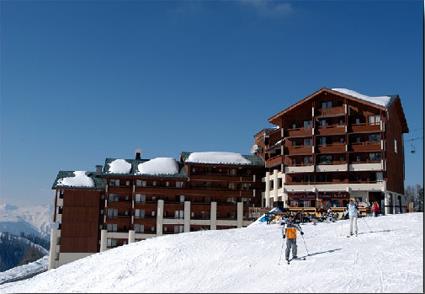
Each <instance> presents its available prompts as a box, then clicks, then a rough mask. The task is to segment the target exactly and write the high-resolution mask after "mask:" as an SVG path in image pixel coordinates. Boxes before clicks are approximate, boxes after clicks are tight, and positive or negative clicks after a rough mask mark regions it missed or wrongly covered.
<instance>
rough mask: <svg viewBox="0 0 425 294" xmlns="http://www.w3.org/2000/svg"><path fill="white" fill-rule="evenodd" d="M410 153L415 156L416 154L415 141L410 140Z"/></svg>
mask: <svg viewBox="0 0 425 294" xmlns="http://www.w3.org/2000/svg"><path fill="white" fill-rule="evenodd" d="M410 148H411V149H410V153H412V154H414V153H415V152H416V149H415V145H413V139H412V140H410Z"/></svg>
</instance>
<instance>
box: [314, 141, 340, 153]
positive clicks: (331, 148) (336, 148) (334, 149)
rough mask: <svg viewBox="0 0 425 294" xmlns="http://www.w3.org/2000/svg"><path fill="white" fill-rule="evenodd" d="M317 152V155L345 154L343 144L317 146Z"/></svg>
mask: <svg viewBox="0 0 425 294" xmlns="http://www.w3.org/2000/svg"><path fill="white" fill-rule="evenodd" d="M317 151H318V152H319V153H341V152H345V143H332V144H326V145H318V146H317Z"/></svg>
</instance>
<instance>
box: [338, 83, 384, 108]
mask: <svg viewBox="0 0 425 294" xmlns="http://www.w3.org/2000/svg"><path fill="white" fill-rule="evenodd" d="M332 90H334V91H337V92H340V93H343V94H346V95H350V96H353V97H356V98H359V99H362V100H366V101H369V102H372V103H375V104H378V105H382V106H385V107H387V106H388V103H389V102H390V99H391V97H389V96H375V97H372V96H366V95H363V94H360V93H358V92H356V91H353V90H350V89H345V88H333V89H332Z"/></svg>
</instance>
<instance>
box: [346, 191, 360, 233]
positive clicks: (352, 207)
mask: <svg viewBox="0 0 425 294" xmlns="http://www.w3.org/2000/svg"><path fill="white" fill-rule="evenodd" d="M358 212H359V211H358V207H357V204H356V203H355V202H354V199H353V198H351V199H350V203H348V217H349V218H350V236H352V235H353V223H354V232H355V233H356V236H357V216H358Z"/></svg>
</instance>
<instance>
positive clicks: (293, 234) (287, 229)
mask: <svg viewBox="0 0 425 294" xmlns="http://www.w3.org/2000/svg"><path fill="white" fill-rule="evenodd" d="M297 230H298V231H299V232H300V234H301V235H304V232H303V231H302V230H301V228H300V226H299V225H297V224H295V223H294V217H293V216H292V215H290V216H289V217H288V221H287V223H286V224H285V225H284V226H283V228H282V237H283V239H285V238H287V239H286V250H285V258H286V261H288V262H289V254H290V251H291V249H292V258H297Z"/></svg>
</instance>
